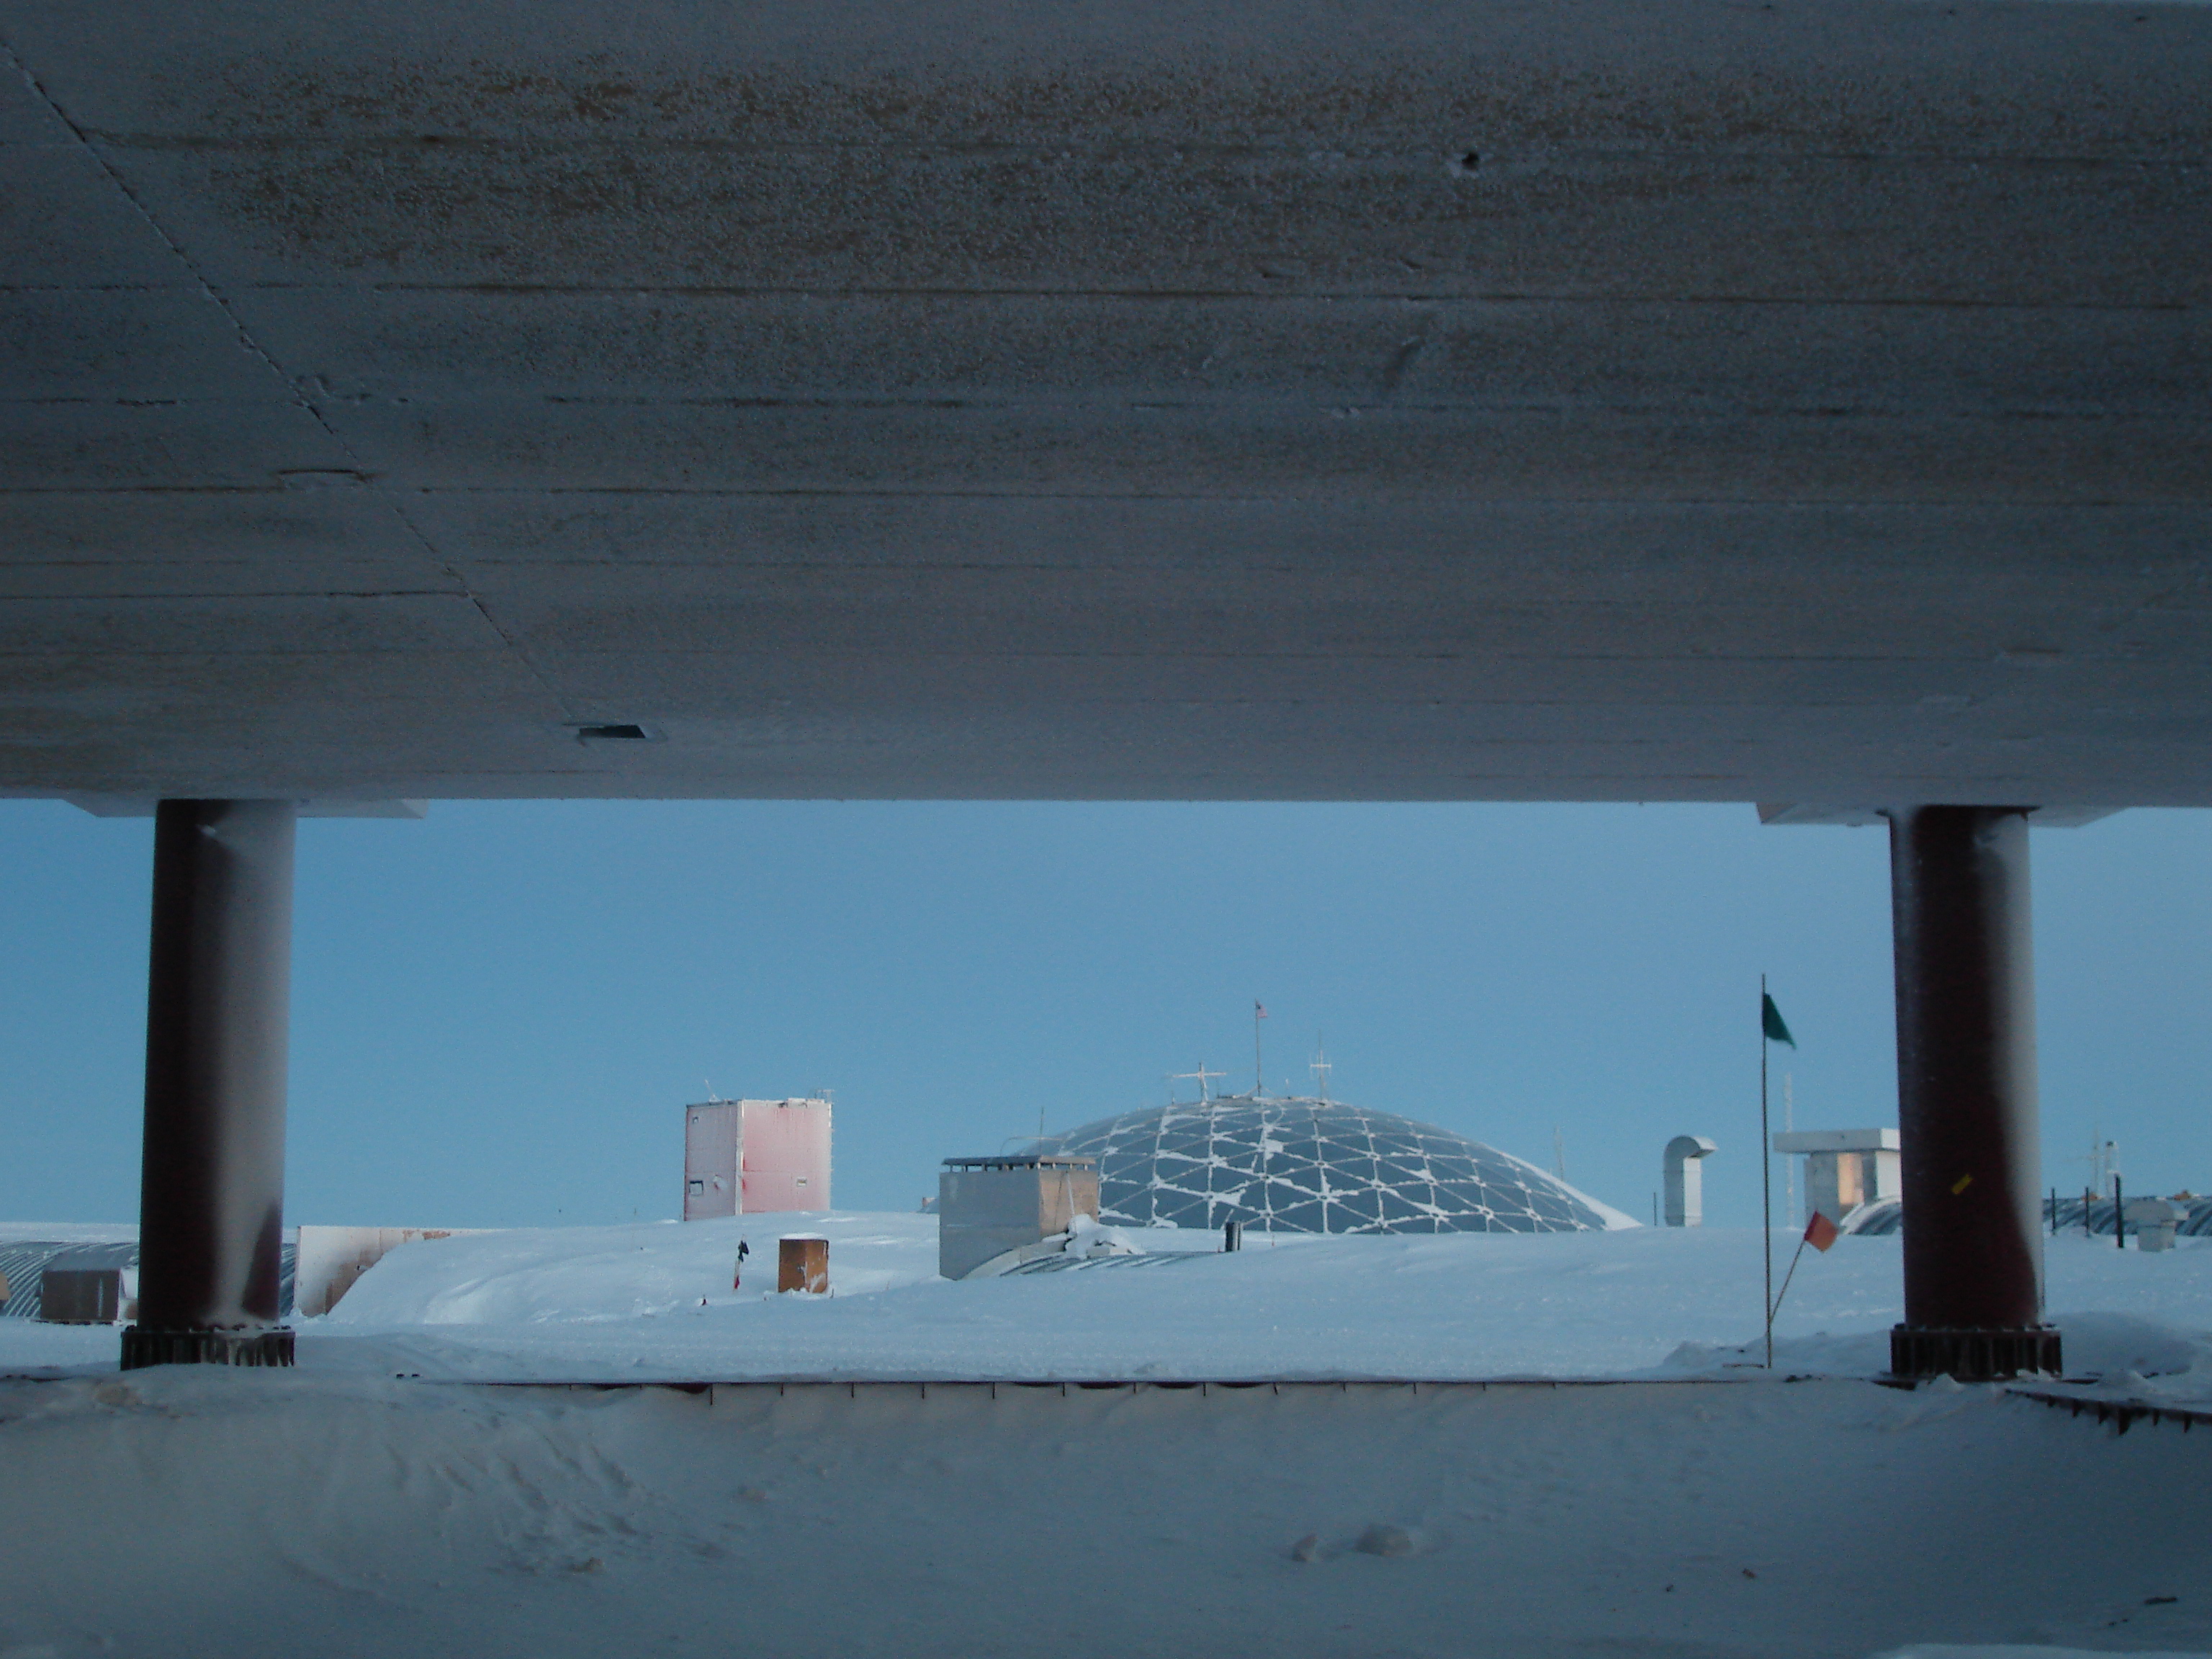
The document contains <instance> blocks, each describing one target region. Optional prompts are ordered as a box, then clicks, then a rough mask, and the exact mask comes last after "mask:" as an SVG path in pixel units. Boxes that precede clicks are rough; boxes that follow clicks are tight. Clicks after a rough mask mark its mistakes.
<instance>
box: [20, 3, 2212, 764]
mask: <svg viewBox="0 0 2212 1659" xmlns="http://www.w3.org/2000/svg"><path fill="white" fill-rule="evenodd" d="M0 40H4V43H5V47H6V52H7V54H8V56H9V59H10V60H11V61H10V62H8V63H0V70H4V71H5V72H4V73H0V793H12V794H17V795H53V794H62V793H81V794H103V795H122V796H134V795H150V794H156V793H198V794H283V793H295V794H302V795H317V796H331V795H337V796H348V795H351V796H360V797H396V796H409V797H416V796H502V795H506V796H524V795H585V796H614V795H677V796H720V795H729V796H744V795H750V796H799V795H815V796H820V795H845V796H977V797H981V796H1057V797H1101V796H1145V797H1185V796H1188V797H1219V798H1240V797H1241V798H1270V797H1290V798H1311V799H1355V798H1368V799H1713V800H1741V799H1771V800H1780V801H1801V802H1802V801H1829V802H1841V803H1847V804H1858V805H1863V804H1866V803H1869V802H1887V801H1899V800H1957V801H1982V802H1990V803H2003V804H2035V803H2047V804H2056V805H2068V804H2070V805H2133V804H2143V805H2148V804H2155V803H2184V804H2194V805H2212V741H2208V740H2209V739H2212V585H2209V584H2212V443H2208V438H2212V321H2208V318H2212V312H2209V311H2208V305H2212V167H2208V161H2209V160H2212V94H2208V92H2207V88H2212V7H2204V6H2199V5H2167V4H2085V3H2072V0H2058V3H2039V4H2025V5H2022V4H1993V3H1974V0H1959V3H1950V4H1943V3H1931V4H1892V3H1882V0H1814V3H1803V0H1776V3H1773V4H1751V3H1718V0H1665V3H1649V0H1639V3H1622V0H1546V3H1542V4H1524V3H1502V0H1462V3H1450V4H1444V3H1436V4H1429V3H1418V0H1362V3H1358V4H1328V3H1317V0H1316V3H1299V0H1241V3H1237V4H1230V3H1226V0H1220V3H1184V4H1146V3H1121V4H1115V5H1113V6H1110V7H1108V6H1085V5H1077V4H1062V3H1051V0H976V3H936V4H926V3H916V0H810V3H808V4H805V5H803V6H802V5H793V4H789V3H778V4H766V3H745V0H738V3H708V0H649V3H643V4H633V3H625V4H623V5H620V6H615V5H606V4H602V3H594V4H592V5H580V4H562V3H551V0H547V3H533V4H531V5H527V6H516V5H506V4H496V3H492V0H441V3H438V4H429V3H420V0H416V3H398V0H348V3H347V4H345V5H343V6H339V5H335V4H331V3H326V0H284V3H231V4H221V5H217V4H210V3H193V0H158V3H154V0H145V3H139V0H97V3H93V0H88V3H81V4H72V5H56V4H54V3H52V0H0ZM592 724H605V725H634V726H638V727H640V728H641V730H642V731H643V732H644V734H645V736H644V740H623V739H597V738H594V739H580V738H579V737H578V736H577V735H576V732H577V728H578V727H580V726H586V725H592Z"/></svg>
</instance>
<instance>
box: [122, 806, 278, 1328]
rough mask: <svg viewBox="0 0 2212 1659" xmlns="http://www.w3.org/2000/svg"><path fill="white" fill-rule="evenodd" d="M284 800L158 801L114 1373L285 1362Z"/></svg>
mask: <svg viewBox="0 0 2212 1659" xmlns="http://www.w3.org/2000/svg"><path fill="white" fill-rule="evenodd" d="M295 820H296V811H295V807H294V805H293V803H291V802H290V801H273V800H165V801H163V802H162V803H161V806H160V808H159V809H158V811H156V813H155V823H154V933H153V957H152V963H151V969H150V971H149V975H148V990H147V1010H146V1141H145V1162H144V1167H143V1173H142V1175H141V1177H140V1180H141V1187H140V1194H141V1195H140V1199H139V1211H138V1218H139V1269H138V1322H137V1324H135V1325H133V1326H131V1328H129V1329H127V1330H125V1332H124V1334H123V1366H124V1369H125V1370H132V1369H135V1368H136V1367H138V1366H142V1365H160V1364H172V1363H179V1362H184V1363H191V1362H199V1363H206V1364H228V1365H289V1364H291V1363H292V1333H291V1332H290V1331H289V1330H288V1329H286V1328H284V1327H283V1326H282V1325H281V1324H279V1323H278V1318H279V1315H280V1308H279V1294H280V1292H279V1288H278V1276H279V1265H280V1262H279V1258H280V1253H281V1250H282V1248H283V1243H282V1241H283V1221H284V1085H285V1062H286V1051H287V1038H288V1036H289V1014H290V1002H291V968H292V845H293V837H294V829H295Z"/></svg>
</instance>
